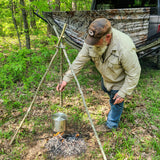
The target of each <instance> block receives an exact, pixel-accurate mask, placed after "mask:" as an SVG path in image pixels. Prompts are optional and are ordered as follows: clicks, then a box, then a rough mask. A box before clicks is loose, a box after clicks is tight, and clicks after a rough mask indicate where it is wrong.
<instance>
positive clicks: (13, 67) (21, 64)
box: [0, 48, 54, 90]
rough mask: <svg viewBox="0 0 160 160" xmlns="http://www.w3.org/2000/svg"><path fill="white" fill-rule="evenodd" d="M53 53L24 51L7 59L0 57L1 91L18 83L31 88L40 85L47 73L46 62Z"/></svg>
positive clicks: (44, 50)
mask: <svg viewBox="0 0 160 160" xmlns="http://www.w3.org/2000/svg"><path fill="white" fill-rule="evenodd" d="M52 53H54V52H53V51H52V52H51V51H49V50H47V48H45V49H41V50H40V51H38V52H32V51H31V50H27V49H23V50H20V51H17V52H12V53H11V54H10V55H9V56H8V57H7V58H5V57H4V56H3V55H2V54H1V55H0V62H1V64H3V65H2V66H0V90H3V89H6V88H8V87H12V86H13V85H15V84H16V83H17V82H21V83H22V84H24V87H26V88H30V87H33V86H34V85H37V83H39V81H40V79H41V77H42V76H43V74H44V72H45V71H46V68H47V66H46V62H48V61H49V60H50V57H51V54H52Z"/></svg>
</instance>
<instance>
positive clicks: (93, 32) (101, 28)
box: [85, 18, 111, 45]
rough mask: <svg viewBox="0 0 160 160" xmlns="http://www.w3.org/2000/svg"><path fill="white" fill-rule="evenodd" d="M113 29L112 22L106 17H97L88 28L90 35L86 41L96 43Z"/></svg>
mask: <svg viewBox="0 0 160 160" xmlns="http://www.w3.org/2000/svg"><path fill="white" fill-rule="evenodd" d="M110 30H111V23H110V21H109V20H107V19H106V18H97V19H95V20H94V21H93V22H92V23H91V24H90V25H89V28H88V35H87V37H86V39H85V43H87V44H89V45H95V44H96V43H98V41H99V40H100V39H101V38H102V37H103V36H104V35H106V34H107V33H109V31H110Z"/></svg>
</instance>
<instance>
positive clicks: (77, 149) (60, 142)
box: [45, 132, 86, 159]
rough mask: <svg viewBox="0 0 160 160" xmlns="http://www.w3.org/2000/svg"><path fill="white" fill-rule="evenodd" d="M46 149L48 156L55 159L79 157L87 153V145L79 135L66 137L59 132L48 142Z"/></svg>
mask: <svg viewBox="0 0 160 160" xmlns="http://www.w3.org/2000/svg"><path fill="white" fill-rule="evenodd" d="M45 148H46V149H47V151H48V156H49V157H50V158H51V159H55V158H57V157H68V156H78V155H80V154H81V153H84V152H85V151H86V144H85V141H84V140H83V139H82V138H81V137H80V135H79V134H74V135H65V134H63V133H60V132H58V133H56V134H55V135H54V136H53V138H51V139H49V140H48V142H47V143H46V144H45Z"/></svg>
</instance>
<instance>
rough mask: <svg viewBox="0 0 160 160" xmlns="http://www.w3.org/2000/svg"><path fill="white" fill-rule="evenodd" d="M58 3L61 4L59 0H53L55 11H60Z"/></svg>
mask: <svg viewBox="0 0 160 160" xmlns="http://www.w3.org/2000/svg"><path fill="white" fill-rule="evenodd" d="M60 4H61V2H60V0H55V5H56V7H55V11H60Z"/></svg>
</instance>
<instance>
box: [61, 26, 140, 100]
mask: <svg viewBox="0 0 160 160" xmlns="http://www.w3.org/2000/svg"><path fill="white" fill-rule="evenodd" d="M91 59H92V61H93V62H94V63H95V66H96V68H97V70H98V71H99V72H100V73H101V75H102V77H103V81H104V85H105V87H106V89H107V90H108V91H110V90H119V91H118V95H119V96H121V97H123V98H124V97H125V96H126V95H130V94H131V93H132V91H133V90H134V88H135V87H136V85H137V83H138V81H139V77H140V72H141V67H140V64H139V61H138V57H137V54H136V47H135V45H134V43H133V41H132V40H131V38H130V37H129V36H128V35H126V34H124V33H122V32H120V31H118V30H116V29H114V28H112V39H111V43H110V45H109V47H108V49H107V51H106V53H105V58H104V59H102V56H99V55H98V54H96V53H95V52H94V50H93V46H91V45H88V44H86V43H84V45H83V47H82V49H81V51H80V52H79V54H78V56H77V57H76V59H75V60H74V61H73V63H72V67H73V70H74V72H75V74H77V73H78V72H79V71H80V70H81V69H82V67H83V66H84V64H85V63H86V62H88V61H89V60H91ZM72 78H73V75H72V72H71V70H70V69H69V70H68V71H67V72H66V73H65V75H64V78H63V80H64V81H66V82H69V81H70V80H71V79H72Z"/></svg>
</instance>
